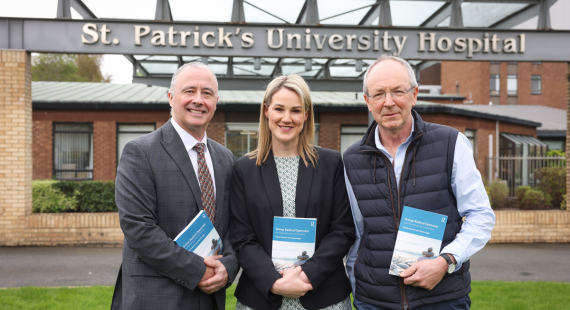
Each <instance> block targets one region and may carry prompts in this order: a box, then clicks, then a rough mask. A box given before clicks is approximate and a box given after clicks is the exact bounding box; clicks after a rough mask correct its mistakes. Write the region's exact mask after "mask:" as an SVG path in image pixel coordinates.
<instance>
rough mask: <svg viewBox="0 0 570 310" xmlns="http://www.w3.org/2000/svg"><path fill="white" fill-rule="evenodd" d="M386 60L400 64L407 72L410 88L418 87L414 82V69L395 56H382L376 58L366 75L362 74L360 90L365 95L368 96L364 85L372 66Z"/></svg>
mask: <svg viewBox="0 0 570 310" xmlns="http://www.w3.org/2000/svg"><path fill="white" fill-rule="evenodd" d="M386 60H393V61H397V62H399V63H401V64H402V66H404V68H406V71H408V77H409V82H410V85H411V87H418V82H417V81H416V74H415V73H414V69H412V66H410V64H409V63H408V62H407V61H405V60H404V59H402V58H400V57H396V56H390V55H382V56H380V57H378V59H376V61H375V62H374V63H373V64H372V65H370V66H369V67H368V69H366V73H364V80H363V81H362V86H363V87H362V90H363V92H364V94H365V95H368V86H367V85H366V80H367V77H368V73H369V72H370V70H372V68H373V67H374V66H376V65H377V64H379V63H381V62H383V61H386Z"/></svg>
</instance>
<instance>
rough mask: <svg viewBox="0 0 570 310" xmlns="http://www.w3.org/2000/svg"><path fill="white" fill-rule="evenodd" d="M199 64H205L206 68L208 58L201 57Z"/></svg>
mask: <svg viewBox="0 0 570 310" xmlns="http://www.w3.org/2000/svg"><path fill="white" fill-rule="evenodd" d="M200 62H201V63H203V64H205V65H206V66H207V65H208V57H207V56H202V60H201V61H200Z"/></svg>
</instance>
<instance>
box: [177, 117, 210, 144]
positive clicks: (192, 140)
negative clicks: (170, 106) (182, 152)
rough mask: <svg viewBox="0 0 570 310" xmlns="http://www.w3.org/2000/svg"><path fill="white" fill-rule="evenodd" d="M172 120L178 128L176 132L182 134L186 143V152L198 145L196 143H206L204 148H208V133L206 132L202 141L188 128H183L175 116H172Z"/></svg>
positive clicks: (181, 137) (183, 141)
mask: <svg viewBox="0 0 570 310" xmlns="http://www.w3.org/2000/svg"><path fill="white" fill-rule="evenodd" d="M170 122H171V123H172V126H174V129H176V132H177V133H178V135H179V136H180V139H182V143H184V147H185V148H186V152H189V151H190V150H191V149H192V148H193V147H194V145H196V143H204V148H205V149H208V143H207V141H208V136H207V134H206V133H204V138H202V141H198V139H196V138H194V137H193V136H192V135H191V134H189V133H188V132H187V131H186V130H184V129H182V127H180V125H178V123H176V121H175V120H174V118H170Z"/></svg>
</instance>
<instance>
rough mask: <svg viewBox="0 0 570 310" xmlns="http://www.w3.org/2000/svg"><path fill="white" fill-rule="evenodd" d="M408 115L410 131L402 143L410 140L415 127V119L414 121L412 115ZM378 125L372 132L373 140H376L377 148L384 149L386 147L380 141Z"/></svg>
mask: <svg viewBox="0 0 570 310" xmlns="http://www.w3.org/2000/svg"><path fill="white" fill-rule="evenodd" d="M410 117H411V118H412V131H411V132H410V135H409V136H408V138H407V139H406V142H404V143H402V144H406V143H408V142H410V140H411V139H412V136H413V135H414V129H415V121H414V116H413V115H410ZM379 128H380V125H378V128H377V129H376V130H375V133H374V141H375V142H376V148H377V149H379V150H385V151H386V152H387V150H386V148H385V147H384V146H383V145H382V142H380V129H379Z"/></svg>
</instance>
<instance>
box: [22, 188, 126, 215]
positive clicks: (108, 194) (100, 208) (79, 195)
mask: <svg viewBox="0 0 570 310" xmlns="http://www.w3.org/2000/svg"><path fill="white" fill-rule="evenodd" d="M39 182H50V185H51V187H52V188H53V190H54V191H56V192H58V193H59V195H60V196H63V197H66V198H67V199H71V201H73V203H74V205H73V208H66V209H62V208H61V207H55V206H53V204H52V205H50V207H43V208H41V209H37V210H36V209H35V208H34V212H43V213H49V212H73V211H78V212H109V211H117V205H116V204H115V181H83V182H75V181H34V182H33V184H32V186H33V187H34V190H35V187H36V184H39ZM41 203H43V202H41V201H38V204H41ZM35 204H36V201H35V196H34V205H35Z"/></svg>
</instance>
